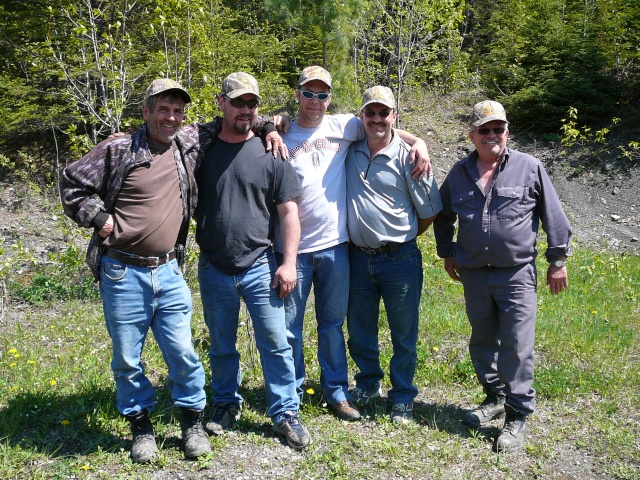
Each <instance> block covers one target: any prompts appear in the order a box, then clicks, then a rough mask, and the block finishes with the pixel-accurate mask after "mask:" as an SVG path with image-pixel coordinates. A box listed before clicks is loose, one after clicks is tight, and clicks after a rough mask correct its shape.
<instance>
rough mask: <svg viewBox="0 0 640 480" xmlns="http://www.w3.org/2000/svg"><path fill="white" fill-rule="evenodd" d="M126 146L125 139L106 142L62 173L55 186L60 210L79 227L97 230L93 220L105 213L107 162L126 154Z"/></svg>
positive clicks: (108, 176) (108, 171) (108, 167)
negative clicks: (59, 201)
mask: <svg viewBox="0 0 640 480" xmlns="http://www.w3.org/2000/svg"><path fill="white" fill-rule="evenodd" d="M130 145H131V142H130V137H129V136H121V137H118V138H112V139H107V140H105V141H103V142H101V143H99V144H98V145H96V146H95V147H94V148H93V149H92V150H91V151H90V152H89V153H88V154H86V155H85V156H84V157H82V158H81V159H80V160H78V161H76V162H74V163H72V164H71V165H68V166H67V167H66V168H65V169H64V170H63V171H62V175H61V176H60V185H59V186H60V200H61V202H62V208H63V210H64V212H65V214H66V215H68V216H69V217H70V218H71V219H72V220H73V221H75V222H76V223H77V224H78V225H79V226H81V227H95V226H97V225H96V224H95V223H94V220H95V219H96V216H97V215H98V214H100V213H103V212H105V207H104V199H105V196H106V194H107V187H108V182H109V178H110V171H111V170H112V168H111V167H112V166H111V162H112V161H113V159H114V157H116V156H118V154H119V152H124V151H128V149H129V147H130ZM104 220H105V218H103V219H102V220H101V221H102V223H104Z"/></svg>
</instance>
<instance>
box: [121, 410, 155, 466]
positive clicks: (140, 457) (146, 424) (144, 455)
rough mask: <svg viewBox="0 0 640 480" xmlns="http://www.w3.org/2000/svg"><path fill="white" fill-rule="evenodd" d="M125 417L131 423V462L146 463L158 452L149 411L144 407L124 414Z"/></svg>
mask: <svg viewBox="0 0 640 480" xmlns="http://www.w3.org/2000/svg"><path fill="white" fill-rule="evenodd" d="M125 418H126V419H127V420H128V421H129V424H130V425H131V434H132V435H133V445H132V446H131V461H132V462H133V463H147V462H148V461H149V460H151V459H152V458H153V457H155V456H156V453H158V446H157V445H156V439H155V436H154V435H153V426H152V425H151V421H150V420H149V412H148V411H147V410H146V409H145V410H142V411H141V412H140V413H136V414H134V415H126V416H125Z"/></svg>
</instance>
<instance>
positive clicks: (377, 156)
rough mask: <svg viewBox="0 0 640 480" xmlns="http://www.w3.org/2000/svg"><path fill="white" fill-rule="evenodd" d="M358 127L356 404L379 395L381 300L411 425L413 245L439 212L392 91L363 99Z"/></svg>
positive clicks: (351, 197)
mask: <svg viewBox="0 0 640 480" xmlns="http://www.w3.org/2000/svg"><path fill="white" fill-rule="evenodd" d="M360 120H361V121H362V123H363V125H364V128H365V131H366V133H367V138H366V140H363V141H360V142H357V143H354V144H353V145H351V147H350V148H349V152H348V154H347V161H346V169H347V205H348V212H347V219H348V227H349V237H350V239H351V250H350V267H351V278H350V285H349V307H348V311H347V328H348V331H349V341H348V344H349V353H350V355H351V358H353V360H354V362H355V363H356V366H357V367H358V370H359V372H358V373H357V374H356V376H355V380H356V388H355V389H354V390H353V392H352V393H351V397H352V398H353V399H354V400H356V401H357V402H359V403H365V402H367V401H368V400H369V399H371V398H374V397H377V396H379V395H380V381H381V380H382V377H383V375H384V374H383V372H382V369H381V368H380V360H379V356H380V355H379V354H380V352H379V349H378V317H379V314H380V299H381V298H382V300H383V301H384V305H385V309H386V312H387V319H388V322H389V328H390V330H391V340H392V342H393V357H392V358H391V364H390V372H389V376H390V380H391V390H389V393H388V396H389V400H390V402H391V403H392V404H393V407H392V410H391V419H392V421H394V422H396V423H407V422H409V421H410V420H411V419H412V418H413V413H412V412H413V399H414V398H415V396H416V395H417V393H418V389H417V388H416V387H415V386H414V385H413V377H414V374H415V370H416V344H417V339H418V312H419V308H420V294H421V291H422V276H423V275H422V255H421V253H420V250H419V249H418V246H417V243H416V237H417V236H418V235H420V234H422V233H423V232H424V231H425V230H426V229H427V228H428V227H429V225H430V224H431V222H433V219H434V218H435V216H436V214H437V213H438V212H439V211H440V210H441V209H442V202H441V201H440V195H439V193H438V187H437V185H436V182H435V180H434V179H433V177H432V176H430V177H427V178H425V179H424V180H421V179H419V178H416V179H413V178H412V177H411V168H412V167H411V165H410V163H409V151H410V148H409V146H408V145H407V144H406V143H405V142H403V141H402V140H401V139H400V138H399V137H398V135H397V133H396V132H395V131H394V129H393V128H392V126H393V124H394V122H395V120H396V111H395V99H394V96H393V93H392V92H391V90H390V89H389V88H387V87H382V86H375V87H372V88H370V89H368V90H367V91H366V92H365V93H364V96H363V102H362V107H361V109H360Z"/></svg>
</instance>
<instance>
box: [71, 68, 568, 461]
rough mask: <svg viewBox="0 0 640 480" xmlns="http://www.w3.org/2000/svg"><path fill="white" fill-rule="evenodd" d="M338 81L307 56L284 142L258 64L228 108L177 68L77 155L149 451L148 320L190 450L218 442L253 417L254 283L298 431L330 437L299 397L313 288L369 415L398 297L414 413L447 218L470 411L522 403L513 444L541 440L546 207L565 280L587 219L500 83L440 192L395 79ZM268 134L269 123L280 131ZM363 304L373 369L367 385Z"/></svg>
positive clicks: (335, 385) (555, 277)
mask: <svg viewBox="0 0 640 480" xmlns="http://www.w3.org/2000/svg"><path fill="white" fill-rule="evenodd" d="M331 94H332V80H331V76H330V74H329V72H327V71H326V70H325V69H323V68H321V67H318V66H312V67H308V68H306V69H304V70H303V72H302V73H301V75H300V77H299V81H298V88H297V91H296V101H297V103H298V104H299V112H298V116H297V118H295V119H293V120H292V121H291V122H290V124H288V122H284V124H285V125H284V128H282V137H283V141H284V143H285V145H286V150H285V149H284V148H283V147H282V145H281V143H280V139H279V136H278V135H277V134H276V133H272V131H273V129H274V126H273V125H272V124H270V123H268V122H265V119H264V118H263V117H258V106H259V103H260V101H261V97H260V93H259V87H258V84H257V82H256V80H255V78H254V77H252V76H251V75H249V74H247V73H243V72H236V73H233V74H231V75H229V76H228V77H227V78H225V80H224V81H223V84H222V89H221V91H220V94H219V95H217V103H218V107H219V109H220V111H221V112H222V117H221V118H220V117H217V118H216V119H215V121H214V122H211V123H206V124H198V123H196V124H192V125H186V126H183V125H182V122H183V117H184V109H185V105H186V104H187V103H189V102H190V101H191V98H190V96H189V94H188V93H187V92H186V91H185V90H184V89H183V88H182V87H181V86H180V85H179V84H177V83H176V82H173V81H171V80H168V79H159V80H155V81H154V82H152V84H151V85H150V86H149V88H148V89H147V92H146V95H145V103H144V105H143V118H144V120H145V123H144V125H143V126H142V128H141V129H140V130H139V131H138V132H136V133H135V134H133V135H124V136H120V137H115V138H110V139H108V140H106V141H104V142H102V143H100V144H99V145H98V146H96V147H95V148H94V149H93V150H92V151H91V152H89V153H88V154H87V155H86V156H84V157H83V158H81V159H80V160H78V161H77V162H75V163H73V164H71V165H69V166H68V167H67V168H65V170H64V172H63V175H62V177H61V180H60V188H61V198H62V203H63V207H64V210H65V213H66V214H67V215H69V216H70V217H71V218H72V219H73V220H75V221H76V222H77V223H78V224H79V225H81V226H84V227H88V228H93V229H94V235H93V237H92V239H91V242H90V244H89V248H88V252H87V260H88V263H89V265H90V267H91V269H92V272H93V273H94V276H95V278H96V279H97V280H99V282H100V293H101V297H102V301H103V308H104V316H105V323H106V326H107V330H108V333H109V335H110V337H111V339H112V362H111V368H112V370H113V374H114V378H115V382H116V400H117V407H118V411H119V412H120V413H121V414H122V415H123V416H124V417H125V418H126V419H127V420H128V421H129V422H130V424H131V429H132V434H133V445H132V452H131V456H132V460H133V461H134V462H137V463H144V462H147V461H149V460H151V459H152V458H153V457H154V456H155V455H156V453H157V445H156V442H155V438H154V433H153V427H152V424H151V421H150V419H149V413H150V412H152V411H153V409H154V405H155V397H154V390H153V386H152V384H151V382H150V381H149V380H148V378H147V377H146V376H145V373H144V366H143V363H142V361H141V355H142V349H143V346H144V342H145V339H146V336H147V333H148V331H149V329H151V330H152V331H153V334H154V337H155V339H156V341H157V343H158V346H159V347H160V350H161V352H162V355H163V357H164V359H165V362H166V363H167V367H168V377H167V386H168V388H169V391H170V394H171V398H172V401H173V403H174V405H176V406H177V407H179V408H180V409H181V410H182V420H181V427H182V437H183V447H184V451H185V455H186V456H187V457H190V458H194V457H198V456H200V455H203V454H206V453H208V452H210V451H211V447H210V443H209V438H208V434H222V433H223V432H224V431H225V430H228V429H229V428H230V427H231V426H232V425H233V423H234V422H235V421H237V420H238V418H239V415H240V412H241V407H242V401H243V399H242V396H241V395H240V393H239V387H240V385H241V380H242V376H241V369H240V354H239V353H238V350H237V346H236V341H237V329H238V314H239V307H240V300H241V299H243V300H244V302H245V304H246V305H247V309H248V311H249V314H250V316H251V319H252V324H253V328H254V331H255V339H256V345H257V349H258V352H259V354H260V361H261V365H262V371H263V376H264V382H265V389H266V393H267V413H268V415H269V417H270V418H271V420H272V422H273V429H274V431H275V432H276V433H277V434H278V435H280V436H282V437H283V438H284V439H285V440H286V442H287V443H288V445H290V446H291V447H292V448H294V449H303V448H305V447H306V446H307V445H308V444H309V443H310V439H311V437H310V434H309V432H308V430H307V429H306V428H305V427H304V426H303V424H302V422H301V419H300V417H299V413H298V412H299V408H300V402H301V400H302V397H303V394H304V391H303V384H304V381H305V364H304V345H303V321H304V314H305V309H306V304H307V301H308V298H309V296H310V292H311V288H312V287H313V292H314V299H315V301H314V304H315V318H316V323H317V333H318V335H317V338H318V346H317V358H318V362H319V365H320V372H321V374H320V385H321V389H322V394H323V396H324V398H325V399H326V401H327V404H328V406H329V408H330V409H331V410H332V411H333V412H334V413H335V415H336V416H337V417H338V418H340V419H343V420H348V421H356V420H359V419H360V418H361V414H360V412H359V410H358V405H362V404H363V403H366V402H368V401H369V400H370V399H372V398H375V397H379V396H380V394H381V389H380V384H381V380H382V378H383V376H384V373H383V371H382V369H381V367H380V361H379V347H378V319H379V309H380V300H381V299H382V300H383V302H384V306H385V309H386V313H387V319H388V322H389V327H390V332H391V340H392V344H393V357H392V359H391V364H390V372H389V377H390V381H391V389H390V390H389V391H388V393H387V395H388V399H389V401H390V403H391V404H392V408H391V420H392V421H393V422H397V423H406V422H408V421H410V420H411V419H412V418H413V414H412V410H413V400H414V398H415V396H416V395H417V393H418V390H417V388H416V387H415V386H414V384H413V377H414V374H415V371H416V364H417V352H416V348H417V347H416V345H417V337H418V323H419V305H420V295H421V292H422V257H421V253H420V250H419V249H418V246H417V243H416V237H417V236H418V235H420V234H422V233H423V232H424V231H425V230H426V229H427V228H428V226H429V225H430V224H431V223H432V222H433V221H434V219H435V223H434V228H435V234H436V239H437V242H438V254H439V255H440V256H442V257H443V258H445V268H446V270H447V272H448V273H449V275H451V276H452V278H454V279H456V280H461V281H462V282H463V285H464V289H465V299H466V304H467V313H468V316H469V319H470V322H471V325H472V337H471V342H470V354H471V358H472V361H473V364H474V367H475V369H476V373H477V375H478V379H479V380H480V382H481V383H482V385H483V387H484V389H485V391H486V393H487V399H486V400H485V401H484V402H483V404H482V405H481V406H480V408H478V409H476V410H473V411H472V412H469V413H468V414H467V415H466V416H465V417H464V419H463V421H464V422H465V423H467V424H469V425H471V426H474V427H480V426H484V425H485V424H487V423H488V422H489V421H491V420H493V419H494V418H498V417H501V416H504V415H505V412H506V421H505V426H504V428H503V430H502V433H501V435H500V436H499V438H498V439H497V440H496V448H497V449H498V450H502V451H509V450H515V449H518V448H520V447H522V445H523V443H524V436H525V434H526V423H525V419H526V416H527V415H529V414H530V413H532V412H533V409H534V405H535V399H534V395H535V392H534V390H533V388H532V387H531V382H532V380H533V340H534V327H535V311H536V272H535V264H534V260H535V252H536V250H535V233H536V232H537V229H538V224H539V221H540V220H541V221H542V223H543V227H544V228H545V230H546V231H547V234H548V238H549V249H548V250H547V252H546V254H547V258H548V259H549V260H550V261H553V262H556V263H555V264H554V265H553V266H552V267H550V269H549V274H548V279H547V280H548V283H549V284H550V285H551V291H552V293H558V292H560V291H561V290H562V289H564V288H566V286H567V276H566V268H565V266H564V261H565V260H566V256H567V255H569V254H570V247H569V245H570V240H571V231H570V229H569V226H568V222H567V221H566V216H564V213H563V212H562V209H561V208H560V204H559V201H558V199H557V196H556V194H555V191H554V190H553V186H552V185H551V183H550V181H549V179H548V177H547V176H546V173H545V172H544V169H543V168H542V166H541V164H540V162H539V161H537V160H536V159H534V158H533V157H529V156H527V155H524V154H522V153H520V152H516V151H513V150H508V149H506V139H507V136H508V123H507V120H506V115H505V114H504V110H503V109H502V106H501V105H500V104H498V103H497V102H483V103H482V104H479V105H477V106H476V108H475V109H474V115H475V116H476V117H477V118H476V117H474V118H473V119H472V128H471V132H470V138H471V140H472V142H473V143H474V145H475V146H476V152H474V153H473V154H472V155H471V156H470V157H469V158H467V159H465V160H462V161H461V162H459V163H458V164H456V166H454V168H453V169H452V171H451V173H450V174H449V175H448V177H447V179H446V180H445V182H444V184H443V186H442V188H441V189H440V192H438V188H437V185H436V183H435V180H434V179H433V176H432V175H426V176H425V174H426V173H429V172H430V165H429V156H428V153H427V149H426V145H425V144H424V142H423V141H422V140H420V139H418V138H416V137H414V136H413V135H411V134H409V133H408V132H404V131H402V130H397V129H394V128H393V124H394V122H395V120H396V111H395V99H394V96H393V93H392V92H391V90H390V89H388V88H387V87H382V86H375V87H372V88H370V89H368V90H367V91H366V92H365V94H364V96H363V101H362V106H361V108H360V113H359V117H356V116H354V115H328V114H326V110H327V107H328V106H329V104H330V101H331ZM488 127H492V128H488ZM258 133H261V134H262V135H263V136H266V137H267V139H268V141H267V148H266V149H265V146H264V144H263V142H262V141H261V140H260V138H258V137H257V136H256V135H257V134H258ZM410 145H413V147H411V146H410ZM266 150H272V152H271V153H270V152H268V151H266ZM281 153H285V155H284V157H287V156H288V159H285V158H283V156H282V155H281ZM191 218H195V219H196V223H197V227H196V242H197V243H198V245H199V247H200V258H199V262H198V278H199V283H200V291H201V298H202V304H203V312H204V318H205V322H206V324H207V327H208V329H209V334H210V352H209V361H210V367H211V389H212V402H213V415H212V417H211V418H210V419H208V420H206V421H204V419H203V414H204V408H205V404H206V394H205V390H204V387H205V375H204V369H203V367H202V364H201V362H200V361H199V359H198V356H197V354H196V352H195V350H194V348H193V345H192V340H191V326H190V323H191V322H190V321H191V311H192V304H191V295H190V292H189V288H188V287H187V285H186V282H185V281H184V278H183V277H182V274H181V271H180V265H181V260H182V257H183V255H184V246H185V244H186V238H187V233H188V228H189V223H190V221H191ZM456 221H458V223H459V231H458V237H457V242H454V241H453V236H454V223H455V222H456ZM345 318H347V329H348V332H349V339H348V349H349V354H350V356H351V358H352V359H353V360H354V362H355V365H356V367H357V370H358V371H357V373H356V375H355V388H353V389H351V390H349V378H348V364H347V356H346V352H347V345H346V342H345V339H344V335H343V324H344V321H345ZM207 433H208V434H207Z"/></svg>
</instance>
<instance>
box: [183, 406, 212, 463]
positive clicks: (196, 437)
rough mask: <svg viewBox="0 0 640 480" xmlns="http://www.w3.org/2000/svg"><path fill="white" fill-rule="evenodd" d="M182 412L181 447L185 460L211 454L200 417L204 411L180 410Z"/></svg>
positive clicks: (207, 437)
mask: <svg viewBox="0 0 640 480" xmlns="http://www.w3.org/2000/svg"><path fill="white" fill-rule="evenodd" d="M180 410H182V421H181V422H180V426H181V427H182V445H183V446H184V455H185V456H186V457H187V458H196V457H199V456H200V455H204V454H205V453H211V444H210V443H209V435H207V432H205V431H204V427H203V426H202V416H203V414H204V410H193V409H191V408H180Z"/></svg>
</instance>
